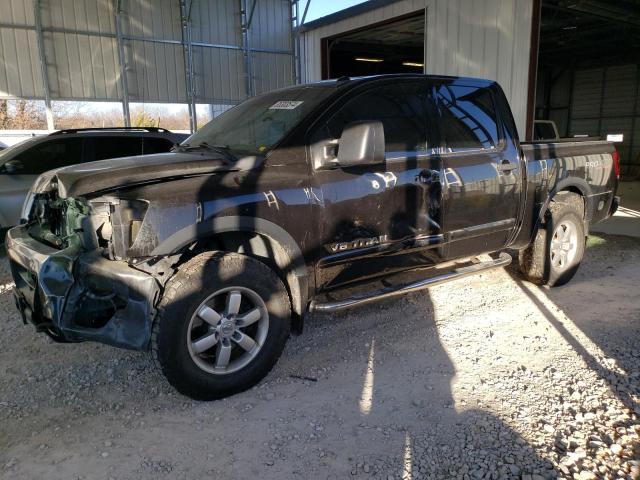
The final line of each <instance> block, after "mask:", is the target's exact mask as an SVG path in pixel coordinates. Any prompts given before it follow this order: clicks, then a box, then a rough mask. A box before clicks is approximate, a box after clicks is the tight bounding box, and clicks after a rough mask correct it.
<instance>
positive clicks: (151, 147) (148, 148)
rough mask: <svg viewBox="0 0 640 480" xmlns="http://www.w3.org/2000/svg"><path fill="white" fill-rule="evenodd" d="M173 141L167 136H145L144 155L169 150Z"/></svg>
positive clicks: (143, 141) (143, 143)
mask: <svg viewBox="0 0 640 480" xmlns="http://www.w3.org/2000/svg"><path fill="white" fill-rule="evenodd" d="M171 147H173V142H171V140H167V139H166V138H154V137H144V138H143V139H142V155H149V154H151V153H164V152H168V151H169V149H170V148H171Z"/></svg>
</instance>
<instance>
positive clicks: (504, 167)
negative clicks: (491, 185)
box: [497, 160, 518, 173]
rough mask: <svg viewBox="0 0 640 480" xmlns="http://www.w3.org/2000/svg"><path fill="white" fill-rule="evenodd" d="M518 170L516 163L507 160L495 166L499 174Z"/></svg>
mask: <svg viewBox="0 0 640 480" xmlns="http://www.w3.org/2000/svg"><path fill="white" fill-rule="evenodd" d="M516 168H518V164H517V163H512V162H510V161H509V160H503V161H502V163H499V164H498V165H497V169H498V171H499V172H501V173H511V171H512V170H515V169H516Z"/></svg>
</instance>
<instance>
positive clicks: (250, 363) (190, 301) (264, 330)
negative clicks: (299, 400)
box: [152, 253, 291, 400]
mask: <svg viewBox="0 0 640 480" xmlns="http://www.w3.org/2000/svg"><path fill="white" fill-rule="evenodd" d="M290 315H291V305H290V302H289V296H288V294H287V291H286V289H285V287H284V285H283V283H282V281H281V280H280V278H279V277H278V276H277V275H276V274H275V273H274V272H273V271H272V270H271V269H270V268H269V267H267V266H266V265H265V264H264V263H262V262H260V261H258V260H256V259H253V258H250V257H247V256H244V255H240V254H237V253H204V254H201V255H199V256H197V257H195V258H193V259H191V260H190V261H188V262H187V263H186V264H184V265H183V266H182V267H181V268H180V269H179V271H178V273H176V275H175V276H174V278H172V279H171V281H170V282H169V284H168V285H167V288H166V290H165V294H164V296H163V299H162V302H161V305H160V308H159V312H158V317H157V320H156V323H155V325H154V333H153V338H152V349H153V354H154V355H155V357H156V360H157V363H158V364H159V367H160V369H161V371H162V373H163V374H164V375H165V377H166V378H167V379H168V380H169V382H170V383H171V384H172V385H173V386H174V387H175V388H176V389H177V390H178V391H179V392H181V393H183V394H185V395H187V396H189V397H191V398H194V399H197V400H213V399H217V398H222V397H226V396H228V395H232V394H234V393H238V392H241V391H243V390H246V389H248V388H250V387H252V386H253V385H255V384H256V383H258V382H259V381H260V380H262V378H264V377H265V376H266V375H267V373H269V371H270V370H271V368H272V367H273V366H274V364H275V363H276V361H277V360H278V358H279V357H280V354H281V353H282V350H283V349H284V345H285V343H286V341H287V338H288V336H289V331H290Z"/></svg>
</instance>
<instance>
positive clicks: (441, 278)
mask: <svg viewBox="0 0 640 480" xmlns="http://www.w3.org/2000/svg"><path fill="white" fill-rule="evenodd" d="M510 263H511V255H509V254H508V253H504V252H502V253H501V254H500V255H499V257H498V258H496V259H491V260H486V261H482V262H479V263H475V264H473V265H469V266H467V267H461V268H456V269H455V270H452V271H450V272H447V273H443V274H442V275H436V276H434V277H429V278H425V279H424V280H419V281H417V282H413V283H408V284H405V285H394V286H391V287H386V288H382V289H380V290H374V291H371V292H365V293H362V294H359V295H354V296H353V297H350V298H345V299H343V300H335V301H331V302H325V303H317V302H315V301H313V302H311V305H309V311H311V312H335V311H338V310H343V309H345V308H351V307H355V306H359V305H364V304H365V303H370V302H375V301H378V300H382V299H385V298H391V297H397V296H398V295H404V294H405V293H411V292H417V291H418V290H422V289H424V288H428V287H433V286H435V285H440V284H441V283H445V282H450V281H451V280H457V279H458V278H463V277H468V276H470V275H474V274H476V273H479V272H483V271H485V270H491V269H493V268H499V267H506V266H507V265H509V264H510Z"/></svg>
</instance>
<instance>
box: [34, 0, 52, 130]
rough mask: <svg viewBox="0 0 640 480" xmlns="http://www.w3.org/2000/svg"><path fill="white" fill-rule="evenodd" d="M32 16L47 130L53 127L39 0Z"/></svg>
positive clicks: (35, 4)
mask: <svg viewBox="0 0 640 480" xmlns="http://www.w3.org/2000/svg"><path fill="white" fill-rule="evenodd" d="M33 17H34V19H35V27H36V40H37V42H38V56H39V58H40V71H41V73H42V90H43V92H44V106H45V113H46V116H47V130H53V129H54V128H55V126H54V122H53V112H52V111H51V94H50V92H49V76H48V74H47V60H46V58H45V54H44V39H43V38H42V19H41V18H40V0H34V2H33Z"/></svg>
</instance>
